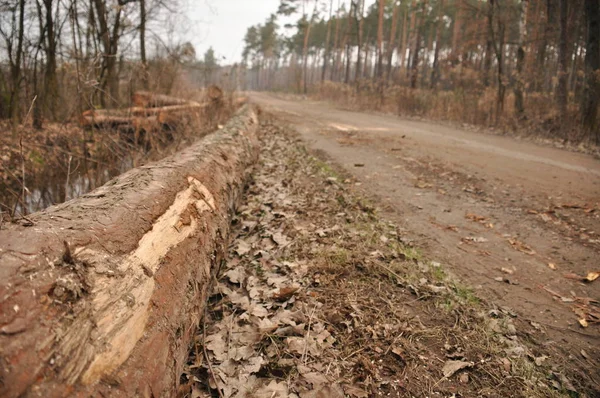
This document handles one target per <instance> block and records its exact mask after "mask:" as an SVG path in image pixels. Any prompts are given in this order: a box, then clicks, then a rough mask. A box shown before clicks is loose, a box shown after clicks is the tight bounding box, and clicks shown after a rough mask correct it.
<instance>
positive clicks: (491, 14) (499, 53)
mask: <svg viewBox="0 0 600 398" xmlns="http://www.w3.org/2000/svg"><path fill="white" fill-rule="evenodd" d="M497 1H500V0H489V9H488V22H489V25H490V33H491V35H492V36H491V37H492V45H493V47H494V53H495V54H496V62H497V63H498V67H497V71H498V72H497V74H496V78H497V84H498V88H497V94H496V118H495V119H496V123H498V122H499V121H500V117H501V116H502V112H503V111H504V96H505V94H506V86H505V84H504V40H505V37H504V36H505V33H506V32H505V30H506V26H505V24H504V22H503V21H502V20H501V19H500V18H499V17H498V15H497V14H498V11H499V10H496V8H497V3H496V2H497ZM494 19H497V25H498V31H495V30H494Z"/></svg>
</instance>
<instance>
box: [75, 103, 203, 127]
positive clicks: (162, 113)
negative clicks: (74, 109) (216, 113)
mask: <svg viewBox="0 0 600 398" xmlns="http://www.w3.org/2000/svg"><path fill="white" fill-rule="evenodd" d="M207 107H208V104H200V103H197V102H193V103H187V104H185V105H170V106H163V107H160V108H139V107H135V108H127V109H120V110H112V109H110V110H103V109H100V110H89V111H86V112H84V113H83V115H82V117H81V125H82V126H87V127H89V126H94V127H111V126H120V125H124V124H131V125H136V124H143V121H140V120H136V119H139V118H145V117H156V119H157V120H158V121H159V122H162V121H164V120H167V119H169V118H170V116H169V115H176V114H181V113H189V112H200V111H202V110H203V109H205V108H207Z"/></svg>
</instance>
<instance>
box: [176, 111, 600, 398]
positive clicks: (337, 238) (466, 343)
mask: <svg viewBox="0 0 600 398" xmlns="http://www.w3.org/2000/svg"><path fill="white" fill-rule="evenodd" d="M279 114H280V113H279ZM267 119H269V117H267ZM307 123H310V122H307ZM283 125H284V124H283V122H282V121H281V118H277V119H271V120H270V121H266V122H265V124H264V126H263V133H264V136H263V150H262V155H261V159H260V162H259V165H258V166H257V168H256V170H255V181H254V184H253V185H252V186H251V187H250V188H249V190H248V193H247V198H246V202H245V204H244V206H243V207H242V208H241V209H240V211H239V214H238V217H237V218H236V219H235V220H234V224H233V228H234V236H235V237H236V239H235V240H234V242H233V244H232V245H231V247H230V253H229V259H228V260H227V262H226V263H224V264H223V265H222V269H221V271H220V273H219V274H218V277H217V279H218V281H216V282H215V285H214V290H213V293H212V295H211V296H210V298H209V305H208V307H207V308H208V309H207V312H206V316H205V320H204V323H203V324H202V325H201V331H200V333H199V334H198V336H197V339H196V342H197V343H196V345H195V347H194V349H193V350H192V353H191V355H190V360H189V363H188V367H187V369H186V372H185V373H184V374H183V375H182V379H181V380H182V389H181V394H180V395H181V396H191V397H194V398H196V397H209V396H213V397H219V396H221V397H271V398H272V397H298V396H299V397H323V398H324V397H338V396H339V397H342V396H350V397H370V396H398V397H405V396H414V397H426V396H427V397H435V396H440V397H479V396H490V397H512V396H518V397H521V396H523V397H525V396H527V397H552V396H582V397H583V396H588V397H592V396H597V395H598V393H599V391H600V390H599V388H598V384H597V380H598V378H597V365H598V363H597V352H596V347H597V344H594V342H596V343H597V340H596V335H597V329H595V328H597V326H595V325H588V328H583V327H581V326H578V325H573V326H574V327H575V326H577V327H579V328H581V329H575V328H574V329H573V330H574V332H573V333H574V334H576V335H577V336H579V337H580V340H573V341H571V340H567V342H569V344H576V343H577V344H582V348H579V347H578V351H573V352H569V350H571V349H574V348H573V347H574V346H573V345H569V346H568V348H567V350H566V351H567V352H565V350H562V348H561V346H563V345H564V342H559V341H556V340H554V338H555V337H553V336H555V334H554V332H556V331H557V330H559V329H555V328H553V327H550V326H545V325H543V324H541V323H538V322H535V321H533V320H532V319H531V318H529V317H528V316H525V315H523V311H522V306H521V305H519V303H518V302H516V301H515V302H512V304H513V305H511V306H509V305H507V303H506V302H505V301H503V300H501V299H497V298H495V297H493V295H492V293H493V291H488V290H487V289H486V287H485V286H476V285H475V286H474V285H472V282H473V280H470V279H469V278H462V277H461V276H460V275H459V276H454V274H457V272H456V270H457V267H456V266H457V264H456V263H451V262H450V261H449V258H448V257H447V256H441V255H440V254H441V252H440V251H436V250H432V245H433V243H434V241H433V238H432V237H427V236H426V235H424V234H423V235H419V232H420V231H421V230H417V231H409V230H407V223H406V220H402V219H401V218H399V217H396V218H395V221H392V220H393V219H394V217H392V216H393V209H390V208H387V207H388V204H387V202H386V200H385V198H383V199H382V198H379V197H378V196H377V195H366V194H365V193H364V192H363V188H364V187H365V185H366V184H364V185H359V184H362V183H360V182H359V181H361V180H359V179H357V177H356V176H354V175H353V174H352V173H349V172H348V171H347V170H344V169H343V168H342V167H339V165H337V164H335V163H334V162H331V161H329V159H330V157H329V156H328V155H327V154H325V153H323V152H320V153H319V152H315V151H314V150H311V149H310V148H307V147H306V146H305V144H306V142H305V141H303V140H301V139H300V137H301V136H302V135H304V134H301V135H298V134H297V133H296V132H295V131H294V128H296V127H300V130H301V131H302V127H304V125H303V124H301V123H299V122H298V121H297V120H295V121H294V123H293V124H292V125H291V127H282V126H283ZM327 134H330V133H329V132H327ZM331 134H335V133H331ZM343 138H344V137H339V136H336V138H335V139H343ZM346 139H347V137H346ZM320 149H324V148H323V147H321V148H320ZM361 149H364V148H361ZM347 161H348V162H353V161H354V162H356V167H357V168H359V169H361V170H364V169H366V168H367V167H370V165H369V166H367V165H366V164H360V163H359V161H360V160H355V159H352V158H348V159H347ZM434 174H435V171H434V172H431V173H430V174H428V175H429V176H431V177H430V178H431V179H432V181H435V180H433V175H434ZM438 174H439V171H438ZM456 178H457V179H458V178H459V176H456ZM466 181H470V180H469V179H467V180H466ZM426 183H427V184H432V183H431V182H426ZM466 183H467V182H465V184H466ZM474 183H475V182H474V181H473V182H471V184H474ZM417 184H418V182H417V183H416V184H415V185H416V186H414V187H412V188H414V189H415V190H418V191H408V192H406V191H404V188H401V187H396V188H395V189H399V190H402V191H404V192H403V194H404V195H406V196H407V197H412V196H413V195H414V192H416V193H419V194H420V195H419V196H417V197H420V196H422V195H426V193H427V190H432V188H433V187H430V186H419V185H417ZM450 185H451V184H450ZM437 189H439V190H442V189H446V190H448V189H450V187H445V188H437ZM468 189H470V190H473V191H474V193H471V192H466V194H468V195H469V197H471V195H473V196H475V195H481V194H478V193H477V191H476V190H477V189H481V188H477V187H476V186H474V185H473V188H468ZM372 193H377V192H371V194H372ZM437 194H439V195H442V196H443V197H446V196H450V194H448V193H445V194H442V193H439V192H438V193H437ZM475 197H476V196H475ZM373 199H376V200H373ZM473 201H475V199H473ZM455 203H456V202H452V203H450V205H454V204H455ZM423 204H424V202H416V203H415V204H414V207H415V208H414V209H413V212H417V211H418V210H421V209H419V207H423ZM440 210H441V209H440ZM477 210H479V209H477ZM454 211H456V212H458V211H459V210H458V209H457V210H454ZM473 211H474V213H473V214H475V210H473ZM481 217H483V216H481ZM487 217H490V216H489V215H487V214H486V218H485V219H483V218H480V217H479V216H478V217H475V216H469V217H467V218H466V222H465V223H464V225H467V226H468V228H467V227H464V226H463V223H462V222H461V223H460V226H457V227H454V228H452V229H450V230H448V231H449V232H448V233H452V234H453V236H455V237H456V240H457V242H454V243H453V246H457V247H460V249H459V250H460V251H461V252H462V253H463V259H464V261H465V262H467V261H468V262H471V261H474V260H473V259H474V258H478V257H479V256H482V257H484V258H493V257H492V255H491V254H490V255H484V254H481V253H479V252H477V250H485V249H484V248H485V247H486V246H483V247H482V248H480V245H484V244H485V243H488V241H484V240H483V239H476V238H478V237H479V235H480V234H483V233H486V236H492V235H494V234H495V232H491V233H490V232H489V231H490V230H491V231H495V229H496V228H498V227H496V225H494V227H493V228H492V227H491V226H490V225H489V224H492V223H495V224H498V221H496V220H495V219H494V220H488V218H487ZM463 218H465V214H461V215H460V219H461V221H462V219H463ZM424 223H425V224H427V225H434V224H436V226H435V228H436V229H438V228H439V229H440V230H442V231H446V227H447V225H444V224H442V221H432V220H431V219H427V220H426V221H424ZM470 236H471V237H473V238H472V239H469V237H470ZM481 238H483V236H481ZM511 239H512V238H511ZM504 240H507V242H504ZM513 242H514V243H510V242H508V238H504V239H503V240H502V243H503V244H505V245H506V246H507V247H508V249H510V256H511V257H514V256H518V255H521V254H522V255H526V256H530V257H532V258H535V257H534V256H536V255H537V254H535V255H534V254H531V253H530V251H531V250H530V248H529V247H528V246H525V244H524V243H522V242H521V241H520V240H517V239H513ZM517 242H518V243H517ZM488 245H489V243H488ZM523 251H526V252H528V253H529V254H527V253H523ZM511 265H512V264H511V263H509V264H508V265H506V264H504V263H502V266H503V267H504V268H506V270H509V268H510V270H511V271H512V272H503V271H502V270H501V269H500V268H499V269H497V270H496V269H495V268H490V271H489V272H488V273H490V274H491V277H496V276H499V277H501V278H500V281H495V280H494V281H493V282H494V285H497V286H501V289H513V288H514V287H519V286H521V284H520V283H519V279H518V278H520V276H519V275H520V273H521V272H523V270H522V269H519V270H513V268H512V267H511ZM562 266H564V265H562V264H561V267H562ZM546 267H547V266H546ZM491 270H493V271H491ZM505 279H506V281H505ZM568 281H571V282H569V283H572V280H568ZM472 286H474V287H472ZM585 287H586V288H587V287H588V285H585ZM582 288H584V287H582ZM538 294H539V295H541V296H543V297H545V295H543V293H542V292H539V293H538ZM550 301H551V302H552V298H550ZM575 304H577V303H565V304H561V305H564V306H565V310H564V314H566V315H568V316H569V317H571V318H572V319H573V320H574V322H573V321H571V323H577V316H576V314H575V313H573V312H572V311H571V309H570V308H569V305H570V306H574V305H575ZM587 304H588V307H589V306H593V304H594V303H589V302H588V303H587ZM561 308H562V307H561ZM588 339H589V340H588Z"/></svg>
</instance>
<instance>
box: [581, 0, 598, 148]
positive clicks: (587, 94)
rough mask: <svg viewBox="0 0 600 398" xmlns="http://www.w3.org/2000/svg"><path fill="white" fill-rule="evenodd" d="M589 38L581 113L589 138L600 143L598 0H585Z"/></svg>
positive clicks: (587, 41)
mask: <svg viewBox="0 0 600 398" xmlns="http://www.w3.org/2000/svg"><path fill="white" fill-rule="evenodd" d="M585 15H586V22H587V31H588V33H587V40H586V56H585V76H586V78H585V81H586V84H585V88H584V95H583V103H582V107H581V108H582V109H581V113H582V115H583V128H584V131H585V132H586V133H587V135H588V138H589V139H591V140H594V141H595V142H596V144H600V123H599V121H598V106H599V105H600V98H599V94H598V93H600V4H598V1H597V0H586V1H585Z"/></svg>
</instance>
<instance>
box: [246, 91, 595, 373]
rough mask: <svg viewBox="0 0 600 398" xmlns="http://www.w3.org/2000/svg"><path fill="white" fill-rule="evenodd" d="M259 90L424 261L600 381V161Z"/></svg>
mask: <svg viewBox="0 0 600 398" xmlns="http://www.w3.org/2000/svg"><path fill="white" fill-rule="evenodd" d="M252 98H253V99H254V101H255V102H257V103H259V104H260V105H261V106H263V107H264V108H265V109H266V110H267V111H270V112H272V113H274V114H275V115H276V116H278V117H280V118H281V119H283V120H285V121H287V122H289V123H290V124H292V125H293V126H294V127H295V128H296V129H297V130H298V131H299V132H300V133H301V135H302V137H303V138H304V139H305V140H306V141H307V142H308V143H309V146H310V147H312V148H313V149H316V150H319V151H322V152H323V153H324V154H325V155H326V156H327V157H328V158H329V159H331V160H332V161H333V162H334V163H336V164H338V165H340V166H341V167H342V168H343V169H345V170H346V171H347V172H349V173H350V174H351V175H352V176H353V183H355V184H356V186H357V187H358V189H359V190H361V191H363V192H365V193H366V194H368V195H370V196H371V197H372V198H374V200H375V201H376V205H377V207H378V208H380V209H382V210H383V211H384V212H385V214H386V216H388V217H389V218H390V219H391V220H393V221H394V222H396V223H397V224H398V225H399V226H400V227H401V228H402V231H401V232H402V233H403V235H405V236H406V237H407V239H410V240H412V241H413V242H414V244H415V246H417V247H419V248H421V249H422V250H423V254H424V257H425V258H427V259H429V260H433V261H437V262H440V263H441V264H443V266H444V267H445V268H446V269H447V270H449V271H450V272H451V273H452V274H453V275H455V276H456V277H458V278H459V279H460V280H461V281H462V282H464V283H465V284H467V285H469V286H471V287H472V288H473V289H474V290H475V292H476V294H477V295H478V296H479V297H482V298H484V299H485V300H486V301H488V302H489V303H491V305H492V306H496V305H497V306H498V307H508V308H510V309H511V310H512V311H514V312H515V316H516V317H517V318H518V319H520V320H524V321H526V323H527V324H528V325H530V326H531V330H532V333H533V334H532V338H533V339H535V340H537V341H538V342H539V343H540V344H543V346H544V347H547V348H548V349H549V350H550V351H554V352H556V357H555V358H553V360H557V361H570V362H572V366H573V367H576V368H580V369H582V372H581V374H582V377H590V379H591V380H589V381H591V382H592V383H593V384H596V385H599V384H598V383H599V382H600V374H599V370H598V369H600V366H598V365H599V362H598V360H599V356H598V352H597V346H598V343H599V341H600V327H599V325H598V323H594V322H593V321H594V320H596V321H597V320H598V319H596V318H594V316H593V315H590V314H591V313H592V312H594V311H595V313H596V314H597V313H598V307H597V302H596V303H594V300H596V301H598V300H600V279H598V280H596V281H595V282H583V281H582V280H581V278H579V280H577V279H576V278H577V277H576V275H578V276H580V277H581V276H586V275H588V273H589V272H592V271H600V161H598V160H596V159H594V158H593V157H590V156H587V155H583V154H579V153H572V152H567V151H563V150H560V149H555V148H550V147H542V146H538V145H535V144H532V143H528V142H522V141H517V140H514V139H512V138H508V137H502V136H494V135H486V134H482V133H476V132H470V131H466V130H460V129H456V128H451V127H447V126H443V125H439V124H435V123H429V122H420V121H409V120H403V119H399V118H397V117H394V116H386V115H373V114H365V113H357V112H350V111H344V110H339V109H336V108H335V107H334V106H332V105H329V104H326V103H321V102H313V101H308V100H303V101H301V100H288V99H283V98H279V97H275V96H271V95H267V94H262V93H255V94H253V95H252ZM590 300H591V301H590ZM585 319H587V321H588V322H587V323H588V326H587V327H583V326H582V325H580V322H581V323H584V324H585ZM582 350H583V351H582ZM561 356H562V357H563V358H562V359H561V358H560V357H561ZM585 369H587V371H585ZM586 373H587V374H588V375H587V376H586V375H585V374H586Z"/></svg>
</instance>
